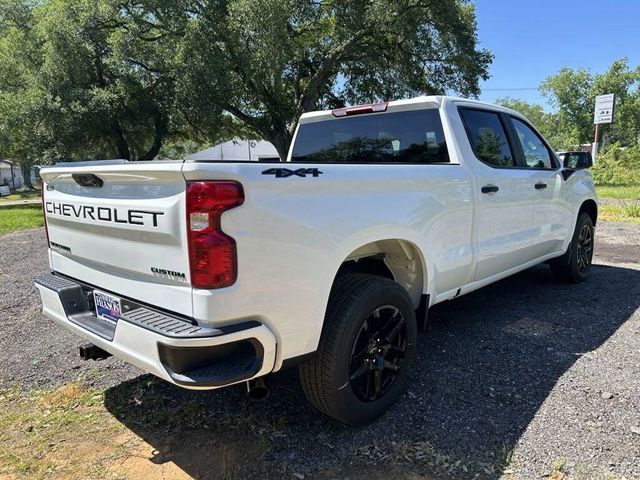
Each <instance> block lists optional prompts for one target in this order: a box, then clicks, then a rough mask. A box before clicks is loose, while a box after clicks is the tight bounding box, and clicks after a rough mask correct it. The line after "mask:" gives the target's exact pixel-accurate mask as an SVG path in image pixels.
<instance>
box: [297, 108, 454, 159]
mask: <svg viewBox="0 0 640 480" xmlns="http://www.w3.org/2000/svg"><path fill="white" fill-rule="evenodd" d="M291 161H292V162H303V163H400V164H433V163H449V153H448V150H447V144H446V142H445V138H444V132H443V129H442V123H441V120H440V113H439V111H438V109H436V108H428V109H421V110H409V111H401V112H384V113H372V114H366V115H353V116H347V117H343V118H336V119H330V120H320V121H317V122H310V123H301V124H300V126H299V127H298V133H297V134H296V139H295V143H294V146H293V152H292V154H291Z"/></svg>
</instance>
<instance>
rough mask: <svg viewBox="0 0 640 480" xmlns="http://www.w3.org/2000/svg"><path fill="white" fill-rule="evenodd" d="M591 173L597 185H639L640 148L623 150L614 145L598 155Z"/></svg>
mask: <svg viewBox="0 0 640 480" xmlns="http://www.w3.org/2000/svg"><path fill="white" fill-rule="evenodd" d="M591 173H592V174H593V179H594V181H595V183H596V184H597V185H611V186H615V187H619V186H620V187H621V186H631V185H640V147H639V146H635V147H629V148H624V149H623V148H620V146H619V145H618V144H617V143H614V144H613V145H612V146H611V147H610V148H609V150H607V152H606V153H604V154H600V155H598V158H597V159H596V164H595V165H594V166H593V168H592V169H591Z"/></svg>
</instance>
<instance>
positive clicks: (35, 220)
mask: <svg viewBox="0 0 640 480" xmlns="http://www.w3.org/2000/svg"><path fill="white" fill-rule="evenodd" d="M43 225H44V219H43V218H42V207H41V206H40V204H35V205H12V206H6V207H1V206H0V235H4V234H6V233H11V232H17V231H18V230H26V229H29V228H37V227H42V226H43Z"/></svg>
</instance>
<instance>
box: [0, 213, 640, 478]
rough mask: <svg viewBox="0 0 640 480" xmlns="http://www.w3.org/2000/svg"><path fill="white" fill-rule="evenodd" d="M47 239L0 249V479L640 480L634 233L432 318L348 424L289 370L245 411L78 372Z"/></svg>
mask: <svg viewBox="0 0 640 480" xmlns="http://www.w3.org/2000/svg"><path fill="white" fill-rule="evenodd" d="M44 242H45V240H44V232H43V231H42V229H38V230H30V231H24V232H19V233H15V234H10V235H6V236H3V237H0V324H1V325H2V326H3V335H2V336H0V387H1V388H2V391H0V406H2V407H3V409H4V410H5V411H6V412H7V413H3V414H0V417H2V420H1V421H0V430H2V432H0V445H1V447H2V448H3V449H4V450H2V449H0V459H4V461H5V463H6V465H5V466H3V465H1V464H0V479H2V478H21V477H23V476H26V477H40V478H79V477H80V476H90V477H92V478H132V479H134V478H294V479H301V478H322V479H324V478H326V479H331V478H371V479H377V478H492V479H497V478H506V479H511V478H518V479H520V478H522V479H530V478H542V477H550V478H555V479H561V478H587V479H591V478H603V479H616V478H619V479H622V478H627V479H632V478H640V393H639V392H640V310H639V309H638V307H639V305H640V228H639V227H638V226H637V225H631V224H624V223H605V222H602V223H600V224H599V225H598V228H597V237H596V242H597V244H596V258H595V265H594V267H593V269H592V273H591V277H590V279H589V281H588V282H586V283H584V284H580V285H565V284H561V283H558V282H557V281H556V280H555V279H554V278H553V277H552V276H551V274H550V272H549V270H548V268H547V267H546V266H544V265H541V266H538V267H535V268H533V269H530V270H528V271H526V272H523V273H521V274H518V275H516V276H514V277H512V278H509V279H506V280H503V281H501V282H499V283H497V284H494V285H491V286H489V287H486V288H484V289H482V290H479V291H477V292H474V293H471V294H469V295H466V296H464V297H461V298H459V299H457V300H454V301H451V302H447V303H445V304H441V305H438V306H436V307H434V308H433V309H432V311H431V313H430V324H429V327H428V329H427V331H426V332H425V333H423V334H421V335H420V337H419V345H418V347H419V353H418V357H417V360H416V363H415V365H414V368H413V370H412V372H411V378H410V382H409V389H408V390H407V392H406V393H405V394H404V395H403V396H402V398H401V399H400V400H399V401H398V402H397V404H396V405H395V406H394V407H393V408H392V409H391V410H390V411H389V412H388V413H387V414H386V415H385V416H384V417H382V418H381V419H379V420H378V421H376V422H374V423H373V424H371V425H368V426H365V427H359V428H353V427H345V426H343V425H339V424H337V423H336V422H334V421H332V420H330V419H327V418H325V417H323V416H322V415H320V414H318V413H317V412H315V411H314V410H313V408H312V407H310V406H309V405H308V404H307V403H306V401H305V399H304V396H303V393H302V391H301V389H300V387H299V386H298V383H297V375H296V372H295V371H287V372H283V373H280V374H277V375H274V376H273V377H272V378H270V385H271V388H272V394H271V396H270V397H269V398H268V399H267V400H266V401H264V402H261V403H254V402H251V401H249V400H248V399H247V398H246V396H245V395H244V387H243V386H235V387H232V388H229V389H225V390H221V391H216V392H188V391H184V390H181V389H179V388H177V387H174V386H172V385H169V384H167V383H165V382H162V381H160V380H156V379H154V378H152V377H151V376H149V375H144V374H141V373H140V372H139V371H137V370H136V369H135V368H133V367H131V366H128V365H126V364H124V363H123V362H121V361H119V360H117V359H114V358H110V359H108V360H104V361H100V362H83V361H82V360H80V359H79V358H78V357H77V355H76V349H77V346H78V344H79V343H81V341H80V340H79V339H78V338H76V337H74V336H73V335H71V334H69V333H67V332H66V331H63V330H62V329H60V328H59V327H57V326H55V325H53V324H52V323H51V322H50V321H48V320H47V319H45V318H44V317H43V316H42V315H41V314H40V313H39V299H38V296H37V292H36V290H35V289H34V288H33V286H32V279H33V277H35V276H36V275H37V274H38V273H40V272H44V271H46V270H47V265H46V255H45V249H44ZM52 392H53V393H52ZM60 392H62V393H60ZM52 399H53V400H52ZM60 399H62V400H60ZM47 412H50V413H48V414H47ZM45 414H46V415H45ZM2 451H4V452H5V453H4V457H3V456H2ZM12 452H14V453H12Z"/></svg>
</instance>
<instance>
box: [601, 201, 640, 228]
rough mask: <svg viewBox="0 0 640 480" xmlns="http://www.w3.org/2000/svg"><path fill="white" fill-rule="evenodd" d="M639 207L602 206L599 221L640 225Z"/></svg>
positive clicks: (621, 205)
mask: <svg viewBox="0 0 640 480" xmlns="http://www.w3.org/2000/svg"><path fill="white" fill-rule="evenodd" d="M638 208H639V207H638V206H637V205H635V204H632V205H626V206H625V205H624V204H622V203H620V204H618V205H600V207H599V208H598V217H599V220H603V221H605V222H632V223H640V215H639V213H640V212H638V210H637V209H638Z"/></svg>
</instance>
